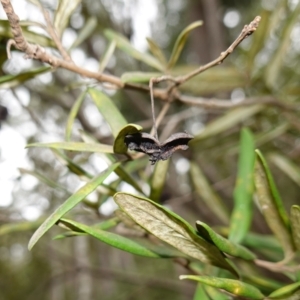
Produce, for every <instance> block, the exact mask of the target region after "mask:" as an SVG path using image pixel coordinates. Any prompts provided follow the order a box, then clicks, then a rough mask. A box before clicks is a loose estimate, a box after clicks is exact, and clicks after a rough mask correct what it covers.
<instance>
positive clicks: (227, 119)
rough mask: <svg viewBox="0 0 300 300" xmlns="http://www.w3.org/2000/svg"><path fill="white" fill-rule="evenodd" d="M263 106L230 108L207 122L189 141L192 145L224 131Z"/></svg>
mask: <svg viewBox="0 0 300 300" xmlns="http://www.w3.org/2000/svg"><path fill="white" fill-rule="evenodd" d="M263 108H264V106H263V105H260V104H258V105H253V106H251V107H240V108H236V109H233V110H231V111H230V112H228V113H227V114H225V115H224V116H222V117H220V118H218V119H216V120H214V121H212V122H211V123H209V124H208V125H207V126H206V127H205V129H204V130H203V131H202V132H200V133H199V134H197V135H196V136H195V137H194V139H193V140H192V141H191V142H190V143H189V144H190V145H193V144H194V143H197V142H199V141H200V140H202V139H205V138H208V137H210V136H215V135H217V134H219V133H221V132H224V131H226V130H228V129H230V128H231V127H233V126H235V125H236V124H238V123H240V122H242V121H244V120H246V119H248V118H249V117H251V116H253V115H255V114H256V113H258V112H259V111H261V110H262V109H263Z"/></svg>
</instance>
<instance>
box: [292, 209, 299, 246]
mask: <svg viewBox="0 0 300 300" xmlns="http://www.w3.org/2000/svg"><path fill="white" fill-rule="evenodd" d="M291 227H292V234H293V240H294V243H295V246H296V248H297V250H298V251H300V206H299V205H293V206H292V207H291Z"/></svg>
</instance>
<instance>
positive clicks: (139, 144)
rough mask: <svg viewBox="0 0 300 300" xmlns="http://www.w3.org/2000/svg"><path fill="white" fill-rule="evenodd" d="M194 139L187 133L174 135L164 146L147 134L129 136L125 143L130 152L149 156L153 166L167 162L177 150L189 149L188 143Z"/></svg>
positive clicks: (139, 133) (140, 133) (126, 137)
mask: <svg viewBox="0 0 300 300" xmlns="http://www.w3.org/2000/svg"><path fill="white" fill-rule="evenodd" d="M193 138H194V137H193V136H192V135H190V134H188V133H185V132H179V133H174V134H172V135H171V136H170V137H169V138H168V139H167V140H166V141H164V142H163V143H162V144H161V143H160V142H159V141H158V140H157V139H156V138H154V137H153V136H151V135H150V134H148V133H145V132H138V133H134V134H128V135H126V136H125V139H124V142H125V144H126V145H127V148H128V149H129V150H135V151H138V152H143V153H146V154H148V155H149V161H150V162H151V165H154V164H155V163H156V162H157V161H158V160H167V159H168V158H170V157H171V156H172V154H173V153H174V152H175V151H176V150H179V149H180V150H186V149H188V147H189V146H188V142H189V141H190V140H192V139H193Z"/></svg>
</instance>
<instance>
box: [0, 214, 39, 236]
mask: <svg viewBox="0 0 300 300" xmlns="http://www.w3.org/2000/svg"><path fill="white" fill-rule="evenodd" d="M43 221H44V219H43V218H41V219H39V220H37V221H33V222H32V221H24V222H17V223H15V222H14V223H7V224H3V225H0V236H2V235H5V234H10V233H15V232H16V233H18V232H24V231H31V230H34V229H36V228H37V227H39V226H40V225H41V224H42V223H43Z"/></svg>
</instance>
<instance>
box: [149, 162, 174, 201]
mask: <svg viewBox="0 0 300 300" xmlns="http://www.w3.org/2000/svg"><path fill="white" fill-rule="evenodd" d="M169 164H170V160H169V159H168V160H165V161H159V162H158V163H157V164H156V166H155V169H154V172H153V175H152V178H151V183H150V187H151V192H150V198H151V199H152V200H153V201H155V202H159V200H160V197H161V194H162V192H163V188H164V186H165V182H166V178H167V174H168V169H169Z"/></svg>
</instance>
